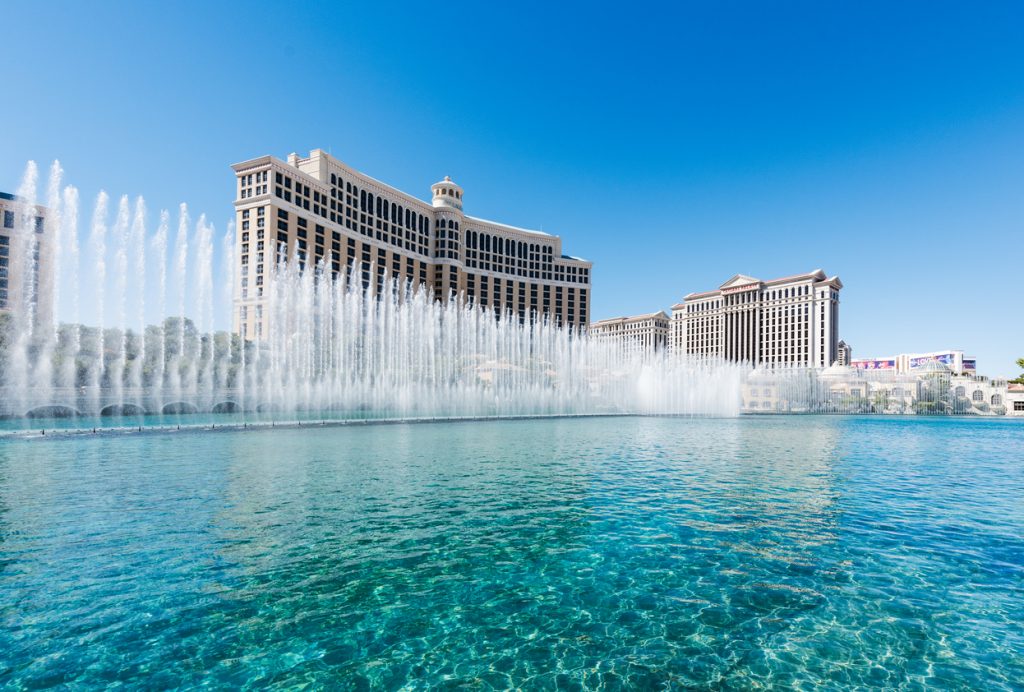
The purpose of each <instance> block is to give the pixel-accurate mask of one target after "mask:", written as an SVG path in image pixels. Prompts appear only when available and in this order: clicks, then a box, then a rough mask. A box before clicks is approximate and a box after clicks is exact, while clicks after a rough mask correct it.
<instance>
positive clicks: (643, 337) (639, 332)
mask: <svg viewBox="0 0 1024 692" xmlns="http://www.w3.org/2000/svg"><path fill="white" fill-rule="evenodd" d="M669 322H670V320H669V317H668V315H667V314H666V313H665V312H664V311H659V312H652V313H649V314H646V315H635V316H633V317H613V318H611V319H607V320H599V321H597V322H593V323H592V324H591V325H590V334H591V336H593V337H594V338H595V339H597V340H599V341H609V342H614V343H619V344H621V345H622V346H623V348H624V349H625V350H627V351H631V352H632V351H649V352H653V351H661V350H664V349H665V348H666V346H667V345H668V332H669Z"/></svg>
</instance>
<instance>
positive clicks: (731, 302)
mask: <svg viewBox="0 0 1024 692" xmlns="http://www.w3.org/2000/svg"><path fill="white" fill-rule="evenodd" d="M842 287H843V283H842V282H841V281H840V280H839V277H837V276H833V277H829V276H827V275H826V274H825V272H823V271H822V270H820V269H816V270H814V271H812V272H808V273H806V274H797V275H794V276H786V277H783V278H780V279H771V280H770V281H762V280H760V279H756V278H754V277H751V276H744V275H742V274H737V275H736V276H734V277H732V278H731V279H729V280H728V281H726V282H725V283H723V284H722V285H721V286H719V287H718V288H717V289H716V290H714V291H707V292H704V293H691V294H689V295H687V296H686V297H685V298H684V299H683V301H682V302H681V303H678V304H676V305H674V306H672V336H671V342H672V343H671V347H672V349H673V351H675V352H677V353H683V354H687V355H691V356H698V357H708V358H724V359H726V360H732V361H744V362H748V363H751V364H756V365H769V366H805V367H815V368H823V367H828V366H830V365H832V364H833V363H834V362H836V360H837V358H838V357H839V292H840V290H841V289H842Z"/></svg>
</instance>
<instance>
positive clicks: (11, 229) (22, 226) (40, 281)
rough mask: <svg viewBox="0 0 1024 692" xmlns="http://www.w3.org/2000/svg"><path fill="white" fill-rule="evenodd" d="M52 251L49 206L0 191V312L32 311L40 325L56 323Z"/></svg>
mask: <svg viewBox="0 0 1024 692" xmlns="http://www.w3.org/2000/svg"><path fill="white" fill-rule="evenodd" d="M52 250H53V248H52V247H50V243H49V235H48V234H47V232H46V207H43V206H39V205H35V206H29V205H27V204H25V203H24V202H23V201H21V200H20V199H18V198H17V197H16V196H14V195H11V194H8V193H6V192H0V312H12V311H14V310H22V311H24V312H26V314H27V313H28V310H29V309H31V311H32V314H34V316H35V320H36V321H37V322H41V323H46V322H50V321H51V320H52V318H53V276H52V268H51V267H52V263H51V261H50V255H51V254H52ZM26 272H28V273H26Z"/></svg>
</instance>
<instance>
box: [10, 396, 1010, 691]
mask: <svg viewBox="0 0 1024 692" xmlns="http://www.w3.org/2000/svg"><path fill="white" fill-rule="evenodd" d="M1022 498H1024V422H1021V421H1013V420H971V419H967V420H965V419H931V418H912V419H908V418H898V419H885V418H851V417H812V416H802V417H766V418H754V419H751V418H742V419H732V420H688V419H657V418H605V419H579V420H572V419H561V420H530V421H493V422H474V423H438V424H418V425H417V424H412V425H387V426H366V427H357V428H331V427H327V428H313V429H309V428H307V429H301V430H300V429H287V430H280V429H278V430H257V431H252V430H250V431H222V432H221V431H215V432H180V433H144V434H135V435H126V434H123V433H122V434H120V435H117V436H110V435H107V436H104V435H97V436H87V437H80V438H63V439H39V440H35V439H33V440H14V439H8V440H5V441H0V687H3V686H11V687H19V686H25V687H35V688H38V687H46V686H57V685H72V686H75V687H92V688H97V687H107V686H111V685H114V684H117V683H120V684H124V685H127V686H129V687H133V688H140V687H145V688H167V687H182V686H184V687H188V686H195V685H199V684H206V685H210V686H216V687H241V686H253V687H255V686H265V685H275V686H281V687H285V686H287V687H291V686H302V685H304V684H305V685H311V686H331V687H340V688H343V689H345V688H347V689H369V688H381V689H395V688H401V687H403V686H407V687H411V688H420V687H430V686H435V685H436V686H443V687H456V688H458V687H465V688H468V689H478V688H488V687H494V688H505V687H509V686H523V687H530V688H534V687H540V688H551V689H554V688H566V689H572V688H576V689H579V688H585V689H598V688H603V689H617V688H625V687H631V688H647V689H650V688H659V687H663V688H676V687H684V686H691V687H697V688H707V687H710V688H734V689H748V688H753V687H758V686H774V687H798V688H803V689H812V688H815V687H816V686H820V685H824V686H826V687H831V688H847V687H857V686H869V687H906V688H911V689H922V688H947V689H954V688H960V689H962V688H972V689H986V690H998V689H1006V690H1009V689H1021V687H1022V686H1024V624H1022V623H1024V499H1022Z"/></svg>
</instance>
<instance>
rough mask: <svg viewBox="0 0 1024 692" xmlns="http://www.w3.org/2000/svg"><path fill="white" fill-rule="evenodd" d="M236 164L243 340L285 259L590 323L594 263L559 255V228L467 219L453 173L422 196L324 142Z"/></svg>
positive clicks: (377, 288)
mask: <svg viewBox="0 0 1024 692" xmlns="http://www.w3.org/2000/svg"><path fill="white" fill-rule="evenodd" d="M232 168H233V169H234V171H235V175H236V177H237V188H236V199H235V210H236V219H237V244H236V256H237V267H238V276H237V281H236V293H235V307H234V329H235V331H236V332H238V333H240V334H242V335H243V336H244V337H245V338H247V339H256V338H260V337H261V336H265V334H266V330H267V329H268V316H267V315H266V314H265V312H266V300H265V295H264V289H265V288H266V281H267V280H268V279H267V277H268V276H269V274H270V271H271V269H272V267H273V264H274V262H276V261H277V258H278V257H287V258H292V257H296V258H298V261H299V262H300V263H301V264H303V265H305V263H307V262H308V263H316V264H317V265H320V264H321V263H322V266H323V268H324V271H325V272H330V274H331V275H332V276H335V277H338V276H347V277H349V279H350V280H352V281H356V282H359V283H361V284H362V286H363V287H364V288H365V289H366V290H368V291H372V292H374V293H375V294H378V295H379V294H380V293H381V292H382V291H384V290H386V288H387V287H390V286H392V285H393V282H394V281H398V282H399V283H403V284H410V285H412V286H414V287H419V288H420V289H423V290H428V291H431V292H432V294H433V295H434V297H435V298H436V299H438V300H447V299H449V297H452V296H454V297H456V298H457V299H459V300H462V301H465V302H467V303H471V304H473V305H477V306H479V307H481V308H484V309H487V310H493V311H494V312H495V313H496V315H497V316H500V315H502V314H504V313H505V312H510V313H512V314H514V315H516V316H518V318H519V319H520V320H521V321H526V320H528V319H533V318H537V319H548V320H550V321H551V322H552V323H554V324H557V325H563V326H569V327H574V328H580V329H585V328H586V327H587V324H588V322H589V317H590V298H591V291H590V280H591V277H590V272H591V266H592V265H591V263H590V262H587V261H585V260H582V259H580V258H578V257H572V256H569V255H566V254H563V250H562V240H561V238H559V237H558V236H553V235H548V234H546V233H542V232H540V231H531V230H526V229H522V228H516V227H514V226H508V225H505V224H500V223H496V222H493V221H486V220H484V219H480V218H476V217H472V216H468V215H467V214H465V213H464V211H463V201H464V200H463V189H462V188H461V187H460V186H459V185H457V184H456V183H454V182H452V181H451V180H450V179H448V178H445V179H444V180H442V181H441V182H438V183H435V184H434V185H432V186H431V201H430V202H424V201H423V200H420V199H418V198H416V197H414V196H412V195H409V194H407V193H404V192H402V191H400V190H397V189H395V188H393V187H391V186H389V185H386V184H384V183H382V182H380V181H377V180H374V179H373V178H371V177H369V176H367V175H365V174H363V173H360V172H358V171H356V170H354V169H352V168H350V167H349V166H347V165H345V164H344V163H342V162H341V161H338V160H337V159H335V158H334V157H332V156H330V155H329V154H327V153H326V152H324V151H322V150H320V149H315V150H313V151H312V152H311V153H310V155H309V156H308V157H304V158H303V157H300V156H298V155H297V154H292V155H290V156H289V157H288V160H287V161H282V160H280V159H277V158H275V157H273V156H262V157H260V158H257V159H252V160H250V161H245V162H243V163H239V164H236V165H234V166H233V167H232Z"/></svg>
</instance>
